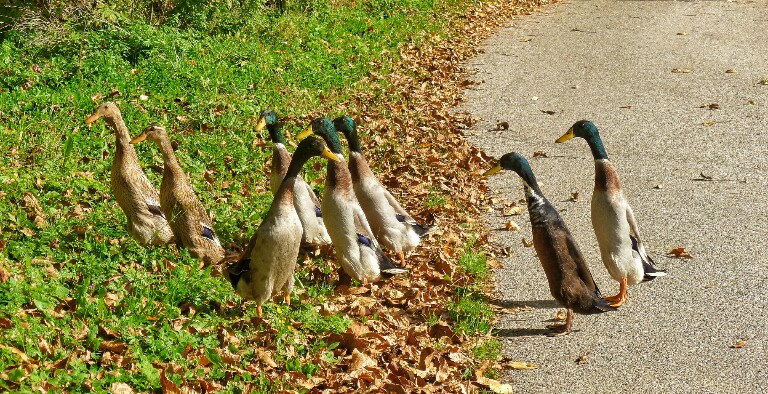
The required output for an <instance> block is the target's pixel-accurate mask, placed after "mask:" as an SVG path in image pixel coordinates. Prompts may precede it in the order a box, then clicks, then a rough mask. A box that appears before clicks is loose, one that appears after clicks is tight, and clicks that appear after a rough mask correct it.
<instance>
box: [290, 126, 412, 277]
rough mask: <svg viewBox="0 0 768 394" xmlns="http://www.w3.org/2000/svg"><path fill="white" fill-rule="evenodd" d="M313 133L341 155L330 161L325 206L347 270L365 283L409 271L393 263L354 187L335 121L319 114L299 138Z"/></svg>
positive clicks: (333, 235)
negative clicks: (380, 243)
mask: <svg viewBox="0 0 768 394" xmlns="http://www.w3.org/2000/svg"><path fill="white" fill-rule="evenodd" d="M312 133H314V134H316V135H318V136H320V137H322V138H323V139H324V140H325V143H326V144H327V145H328V148H330V149H331V152H333V153H334V154H335V155H336V156H338V157H339V161H329V162H328V172H327V176H326V178H325V190H324V191H323V202H322V206H321V207H322V209H323V213H324V215H323V217H324V219H325V225H326V228H327V229H328V234H329V235H330V236H331V240H332V241H333V247H334V251H335V254H336V258H337V259H338V260H339V262H340V263H341V266H342V267H343V268H344V271H345V272H346V273H347V274H348V275H349V276H351V277H352V278H354V279H357V280H359V281H361V282H362V283H363V284H365V283H367V282H368V281H376V280H379V279H380V278H381V277H383V276H392V275H395V274H400V273H404V272H406V271H405V270H403V269H401V268H398V267H396V266H395V265H394V264H393V263H392V260H390V259H389V257H387V256H386V255H385V254H384V252H383V251H382V250H381V247H379V243H378V242H377V241H376V238H375V237H374V236H373V232H372V231H371V227H370V226H369V224H368V220H367V219H366V218H365V213H363V209H362V208H361V207H360V203H358V201H357V199H356V198H355V192H354V190H352V176H351V175H350V173H349V169H348V168H347V165H346V163H345V162H344V154H343V153H342V152H341V142H339V135H338V133H337V132H336V129H335V128H334V127H333V123H331V121H330V120H329V119H328V118H317V119H315V120H313V121H312V123H310V125H309V126H308V127H307V128H306V129H305V130H304V131H302V132H301V133H300V134H299V135H298V136H297V137H296V139H298V140H302V139H304V138H306V137H308V136H310V135H311V134H312Z"/></svg>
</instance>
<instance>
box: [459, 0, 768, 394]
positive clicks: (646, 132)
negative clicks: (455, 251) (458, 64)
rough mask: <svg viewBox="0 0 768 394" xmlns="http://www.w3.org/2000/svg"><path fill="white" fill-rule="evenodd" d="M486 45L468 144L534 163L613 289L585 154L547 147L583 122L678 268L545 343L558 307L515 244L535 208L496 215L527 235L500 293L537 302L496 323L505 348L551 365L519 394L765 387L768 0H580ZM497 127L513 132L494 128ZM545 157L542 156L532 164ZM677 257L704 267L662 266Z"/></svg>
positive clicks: (661, 251)
mask: <svg viewBox="0 0 768 394" xmlns="http://www.w3.org/2000/svg"><path fill="white" fill-rule="evenodd" d="M485 45H486V48H485V53H484V54H483V55H481V56H479V57H477V58H476V59H474V60H473V61H472V62H471V64H470V65H469V66H470V68H471V69H474V70H476V73H475V74H474V77H473V78H474V79H475V80H477V81H479V82H481V84H479V85H477V86H474V87H473V88H472V89H470V90H468V91H467V92H466V98H467V102H466V104H465V105H464V106H463V108H459V110H463V111H467V112H469V113H470V114H472V115H473V116H475V117H476V118H479V119H480V122H479V124H477V125H476V126H474V127H473V129H471V130H468V131H467V135H468V136H469V138H470V140H471V141H472V142H473V143H474V144H476V145H477V146H478V147H480V148H482V149H484V150H485V151H486V152H487V153H489V154H491V155H493V156H495V157H499V156H501V155H502V154H504V153H507V152H510V151H518V152H520V153H522V154H523V155H524V156H526V157H527V158H529V160H530V162H531V166H532V167H533V170H534V173H535V174H536V176H537V177H538V179H539V181H540V182H541V183H542V188H543V191H544V193H545V194H546V195H547V197H548V198H549V199H550V201H552V202H553V203H554V204H555V206H557V207H558V208H559V209H560V210H561V211H562V212H561V213H562V216H563V218H564V220H565V221H566V223H567V224H568V225H569V227H570V229H571V232H572V233H573V234H574V236H575V237H576V239H577V241H578V242H579V244H580V246H581V249H582V252H583V253H584V255H585V256H586V258H587V260H588V261H589V264H590V266H591V269H592V272H593V275H594V276H595V280H596V281H597V283H598V285H599V286H600V287H601V290H602V291H603V293H604V294H606V295H611V294H615V293H616V292H617V290H618V283H617V282H615V281H613V280H612V279H611V278H610V277H609V276H608V274H607V272H606V270H605V268H604V267H603V265H602V263H601V261H600V257H599V253H598V248H597V243H596V240H595V237H594V233H593V230H592V227H591V223H590V218H589V215H590V214H589V209H590V208H589V203H590V196H591V193H592V185H593V181H594V178H593V176H594V167H593V164H592V158H591V156H590V153H589V148H588V147H587V144H586V142H585V141H584V140H582V139H574V140H571V141H569V142H566V143H564V144H554V140H555V139H556V138H557V137H559V136H560V135H561V134H562V133H563V132H565V131H566V130H567V129H568V128H569V127H570V126H571V125H572V124H573V122H575V121H576V120H579V119H589V120H592V121H593V122H594V123H595V124H596V125H597V126H598V127H599V128H600V131H601V136H602V138H603V142H604V143H605V146H606V150H607V152H608V156H609V157H610V158H611V160H612V161H613V163H614V164H615V165H616V166H617V168H618V171H619V174H620V177H621V180H622V182H623V188H624V191H625V193H626V194H627V197H628V199H629V202H630V204H631V205H632V206H633V207H634V209H635V214H636V216H637V218H638V221H639V224H640V230H641V234H642V235H643V236H644V238H645V242H646V244H647V246H648V247H649V248H650V252H651V254H652V255H653V256H654V257H655V259H656V262H657V265H658V266H659V267H660V268H663V269H666V270H667V272H668V275H667V276H665V277H662V278H659V279H657V280H655V281H652V282H649V283H644V284H640V285H638V286H635V287H631V288H630V291H629V301H628V302H627V304H626V305H625V306H623V307H622V308H621V309H619V310H618V311H615V312H610V313H606V314H602V315H592V316H580V315H577V316H576V318H575V320H574V328H575V332H573V333H572V334H571V335H569V336H566V337H560V338H549V337H545V336H543V335H542V334H543V333H544V331H545V326H546V325H547V324H551V322H550V320H551V319H552V318H553V317H554V315H555V313H556V311H557V310H558V305H557V304H556V303H555V301H554V300H553V299H552V296H551V295H550V293H549V289H548V287H547V284H546V279H545V277H544V273H543V271H542V269H541V265H540V264H539V261H538V260H537V258H536V256H535V253H534V250H533V248H530V247H523V245H522V241H521V239H523V238H525V239H528V240H530V239H531V235H530V234H531V233H530V223H529V221H528V216H527V213H526V212H524V213H523V215H519V216H512V217H503V215H502V210H501V209H500V208H501V202H499V204H497V205H496V206H494V207H489V213H488V216H487V223H488V225H489V226H490V228H492V229H500V228H503V227H504V224H505V222H506V221H507V220H510V219H511V220H513V221H515V222H516V223H517V224H519V225H520V227H521V231H519V232H514V231H505V230H494V231H493V238H494V240H495V242H498V243H500V244H502V245H504V246H509V247H510V256H509V257H504V258H503V259H502V263H503V264H504V266H505V268H504V269H500V270H498V271H497V281H498V289H499V299H500V300H501V303H502V304H503V305H505V306H531V307H533V309H532V310H529V311H522V312H519V313H518V314H516V315H507V316H506V317H505V318H504V319H503V321H501V322H500V324H499V335H500V336H501V337H502V341H503V343H504V353H505V355H507V356H508V357H510V358H512V359H513V360H517V361H527V362H531V363H534V364H537V365H540V366H541V368H540V369H538V370H532V371H506V372H505V376H504V380H505V381H507V382H508V383H510V384H511V385H512V387H513V388H514V389H515V390H516V391H518V392H524V393H535V392H547V393H609V392H619V391H623V392H664V393H699V392H704V393H709V392H718V393H720V392H722V393H765V392H768V343H767V342H766V330H767V328H768V270H767V268H768V254H766V252H765V249H766V245H767V244H768V242H766V241H767V239H768V225H766V218H768V198H766V197H767V195H768V176H767V174H768V86H766V85H762V84H760V83H759V82H760V81H761V80H764V79H766V78H768V2H766V1H728V2H725V1H589V0H587V1H575V0H574V1H569V2H563V3H559V4H555V5H552V6H548V7H546V8H544V9H543V10H542V12H541V13H539V14H535V15H531V16H526V17H522V18H520V19H515V20H512V21H510V23H509V25H508V26H507V27H506V28H504V29H502V30H501V31H500V32H499V33H498V34H496V35H495V36H493V37H492V38H490V39H489V40H488V41H487V42H486V44H485ZM673 69H684V70H690V72H688V73H673V72H672V70H673ZM726 70H734V72H726ZM766 83H768V82H766ZM710 104H717V106H719V109H710ZM712 107H715V106H714V105H713V106H712ZM543 111H554V114H548V113H545V112H543ZM500 121H505V122H508V123H509V129H508V130H500V131H496V130H494V129H496V125H497V122H500ZM539 150H540V151H544V152H546V154H547V155H548V156H549V157H547V158H536V159H533V158H532V156H533V153H534V152H535V151H539ZM702 174H703V175H705V176H707V177H711V178H712V180H700V178H701V175H702ZM489 184H490V186H491V193H493V195H494V197H498V198H501V199H506V200H508V201H515V200H518V199H521V198H523V191H522V186H521V183H520V181H519V178H518V177H517V176H516V175H515V174H514V173H511V172H505V173H503V174H501V175H496V176H494V177H492V178H491V179H490V181H489ZM573 192H578V193H579V198H578V199H577V200H576V201H569V199H570V197H571V195H572V193H573ZM677 247H685V248H686V249H687V250H688V251H689V252H690V253H691V254H693V256H694V257H695V258H694V259H692V260H683V259H674V258H669V257H666V252H667V251H669V250H671V249H673V248H677ZM740 341H746V344H745V345H744V346H743V347H741V348H733V347H732V346H733V345H734V344H736V343H737V342H740ZM577 359H581V361H583V362H582V363H579V362H577Z"/></svg>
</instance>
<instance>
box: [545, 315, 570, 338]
mask: <svg viewBox="0 0 768 394" xmlns="http://www.w3.org/2000/svg"><path fill="white" fill-rule="evenodd" d="M572 322H573V309H570V308H569V309H567V313H566V316H565V324H553V325H550V326H547V328H549V332H548V333H547V336H548V337H562V336H564V335H568V334H570V333H571V323H572Z"/></svg>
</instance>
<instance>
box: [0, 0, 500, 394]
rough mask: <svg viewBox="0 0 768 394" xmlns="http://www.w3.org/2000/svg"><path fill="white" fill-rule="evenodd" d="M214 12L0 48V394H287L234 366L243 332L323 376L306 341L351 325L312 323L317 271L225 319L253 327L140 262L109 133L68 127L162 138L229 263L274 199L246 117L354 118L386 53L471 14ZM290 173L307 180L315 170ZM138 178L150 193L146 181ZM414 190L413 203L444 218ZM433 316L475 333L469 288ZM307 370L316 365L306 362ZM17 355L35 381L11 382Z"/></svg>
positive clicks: (228, 292)
mask: <svg viewBox="0 0 768 394" xmlns="http://www.w3.org/2000/svg"><path fill="white" fill-rule="evenodd" d="M128 3H129V2H128ZM192 3H194V2H192ZM214 3H215V4H218V7H219V8H214V9H202V10H201V9H195V10H193V11H194V12H192V11H190V13H189V16H187V17H181V16H179V15H176V16H173V15H169V16H168V18H167V19H166V20H160V19H151V18H150V19H146V18H139V17H130V16H128V14H129V13H128V12H127V11H125V9H122V10H121V9H119V8H117V6H115V8H111V9H107V8H101V9H99V10H98V13H97V15H99V18H96V19H94V20H77V21H74V22H73V21H69V22H67V21H64V22H62V23H61V25H60V27H61V29H62V30H60V31H61V32H62V34H61V35H60V36H57V39H56V41H55V42H50V41H49V42H45V41H41V40H40V37H43V36H45V35H46V34H48V33H50V31H45V30H32V31H10V32H7V33H6V34H5V36H4V38H3V39H2V42H0V64H3V66H2V67H0V125H2V126H0V151H2V152H6V154H3V155H0V168H2V169H0V218H2V219H1V220H0V268H2V269H4V270H6V271H8V272H9V273H11V275H10V278H9V279H8V280H6V281H0V325H1V326H2V331H0V332H1V333H2V339H0V377H1V378H2V379H0V390H18V391H20V392H29V391H33V390H36V389H37V388H40V387H44V388H48V389H53V390H54V391H71V392H81V391H108V390H109V389H110V387H111V386H112V385H113V384H116V383H122V382H124V383H128V384H130V385H131V387H132V388H133V389H134V390H136V391H145V392H146V391H158V390H159V389H160V387H161V376H160V374H159V370H158V365H160V366H162V367H163V368H166V370H168V371H170V372H167V378H168V379H170V380H171V381H174V382H176V383H177V384H180V382H181V381H182V380H185V381H194V380H195V379H198V378H199V379H205V380H210V381H213V382H216V383H218V384H220V385H222V387H226V389H225V392H238V391H247V390H257V391H256V392H265V393H266V392H277V391H279V390H282V389H291V388H290V386H289V385H288V383H286V382H285V381H281V380H271V379H268V378H266V377H265V376H264V374H263V373H259V372H258V371H248V370H245V369H244V366H246V365H247V364H249V363H251V362H253V361H254V360H257V359H258V358H259V355H258V354H257V353H256V351H255V350H254V349H253V346H251V345H250V344H249V341H251V340H252V339H253V335H254V330H256V332H266V333H268V334H264V335H268V337H266V339H265V338H261V337H260V338H261V339H263V340H264V341H265V342H264V343H266V344H268V345H269V346H271V347H270V349H274V362H275V363H277V364H278V365H282V366H284V368H285V369H286V370H287V371H298V372H301V373H303V374H304V375H308V376H309V375H313V374H316V373H317V372H318V370H319V369H320V368H323V366H324V365H330V364H333V363H335V362H337V361H338V360H337V356H336V355H335V353H334V352H333V350H334V349H335V348H336V346H338V344H337V343H333V342H331V343H328V342H326V341H324V340H323V339H320V337H321V336H324V335H327V334H333V333H336V334H338V333H342V332H344V331H346V330H347V329H348V328H349V326H350V324H351V323H352V321H351V320H350V318H348V317H345V316H343V315H341V316H340V315H328V316H324V315H321V314H320V313H319V312H318V309H319V306H321V305H323V303H324V302H325V301H326V300H327V298H328V297H330V296H331V294H332V293H333V290H334V285H333V284H329V283H328V282H327V281H321V280H310V279H305V278H306V276H307V274H308V272H310V271H320V272H322V273H324V274H329V273H330V272H331V271H332V270H333V268H331V266H330V263H328V262H325V261H323V260H322V259H315V260H313V261H312V263H311V265H304V266H301V267H300V269H299V271H298V272H297V275H296V276H297V279H298V282H301V285H297V287H298V288H300V289H301V291H302V293H301V295H300V296H297V295H296V294H294V298H296V297H299V299H294V301H295V302H294V303H293V304H294V305H295V306H291V307H290V308H286V307H285V306H284V305H283V304H275V303H267V304H266V305H265V306H264V312H265V315H266V321H268V322H269V323H268V324H267V325H262V326H257V327H254V326H253V325H250V324H249V325H243V324H241V323H239V322H241V321H243V320H246V321H248V320H249V319H254V318H255V311H254V310H253V308H251V307H249V304H243V303H242V300H240V299H239V298H238V297H237V296H236V295H235V294H234V292H233V291H232V288H231V286H230V284H229V283H228V282H227V281H226V280H225V279H223V278H221V277H217V276H212V275H211V272H210V269H206V270H200V269H198V262H197V261H196V260H195V259H193V258H191V257H190V256H189V254H188V253H187V252H186V251H185V250H177V249H176V248H175V247H172V246H164V247H157V248H143V247H141V246H140V245H138V244H137V243H136V242H135V241H133V240H132V239H131V238H130V237H129V236H128V235H127V234H126V231H125V216H124V215H123V213H122V212H121V211H120V209H119V207H118V206H117V204H116V202H115V200H114V198H113V196H112V195H111V191H110V186H109V175H110V163H111V159H112V154H113V152H114V137H113V136H112V133H111V131H110V130H109V129H108V128H107V127H106V126H105V125H104V124H103V122H98V123H97V124H96V125H95V126H94V127H92V128H88V127H86V126H85V125H84V124H83V121H84V119H85V118H86V117H87V116H88V115H90V114H91V113H92V111H93V109H94V108H95V106H96V105H98V104H99V103H101V102H102V101H105V100H112V101H115V102H116V103H117V104H118V105H119V107H120V109H121V111H122V113H123V116H124V118H125V120H126V123H127V125H128V128H129V130H130V131H131V132H132V133H133V134H134V135H135V134H137V133H138V132H139V131H140V130H141V129H142V128H143V127H144V126H146V125H148V124H149V123H155V122H158V123H163V124H165V125H166V127H167V128H168V130H169V132H170V134H171V138H172V140H174V141H175V142H176V143H178V146H179V149H178V150H177V152H176V154H177V156H178V157H179V160H180V161H181V163H182V167H183V168H184V169H185V171H187V172H188V174H189V175H190V179H191V182H192V184H193V186H194V187H195V189H196V190H197V191H198V197H199V198H200V199H201V201H202V203H203V205H204V206H205V207H207V208H208V209H209V211H210V213H211V214H212V216H213V217H214V222H215V226H216V230H217V232H218V234H219V236H220V238H221V239H223V240H224V241H225V246H226V247H227V249H230V250H232V249H238V248H240V247H241V246H242V245H244V244H245V243H246V242H247V240H248V238H249V236H250V235H251V234H252V232H253V230H254V229H255V228H256V226H257V225H258V223H259V222H260V220H261V218H262V217H263V216H264V215H265V213H266V210H267V208H268V207H269V204H270V203H271V200H272V198H271V195H270V194H269V192H268V190H267V188H266V185H267V182H268V181H267V178H266V176H265V173H264V164H265V162H266V160H267V157H268V156H269V155H270V154H271V152H270V151H269V150H268V149H262V148H259V147H258V146H259V145H258V144H256V145H255V142H258V141H261V140H263V139H264V138H265V136H263V135H255V134H253V133H252V132H251V130H252V128H253V127H252V126H253V124H254V122H255V120H256V117H257V114H258V112H259V111H260V110H261V109H263V108H267V107H270V108H273V109H275V110H276V111H277V113H278V114H279V115H280V116H281V117H284V118H285V119H286V129H287V131H288V132H289V133H290V134H295V133H296V132H297V131H299V130H300V127H302V126H303V125H304V124H306V121H307V120H308V119H309V118H311V117H313V116H315V115H317V114H320V113H328V114H329V115H332V116H333V115H337V113H335V112H332V111H336V108H346V109H347V110H349V111H354V110H355V104H354V102H350V97H352V95H353V94H354V93H359V92H361V91H376V90H375V89H373V87H375V86H381V85H386V84H387V81H386V80H385V79H382V78H380V77H379V76H380V75H387V74H388V73H389V72H390V71H391V70H392V69H393V68H394V67H396V66H397V61H398V49H399V48H400V47H401V46H402V45H403V44H405V43H418V42H419V41H420V40H422V39H423V38H424V37H427V36H429V35H432V34H441V33H442V32H444V31H446V30H447V28H448V25H449V24H450V23H451V20H450V19H449V18H445V15H447V14H451V13H454V12H458V11H459V10H462V9H463V8H464V7H466V6H467V5H468V4H471V3H473V2H472V1H469V0H467V1H464V0H455V1H449V2H435V1H432V0H379V1H374V2H353V1H340V2H327V1H321V0H314V1H304V2H290V3H291V4H297V5H296V6H293V8H290V7H289V8H287V9H283V10H276V9H273V8H269V7H265V6H262V5H260V2H245V3H247V4H252V5H253V6H252V7H251V8H248V7H243V8H242V9H238V10H237V11H238V12H234V13H228V12H224V11H226V10H224V9H222V8H221V5H220V3H221V2H214ZM119 4H120V3H119ZM254 4H255V5H254ZM57 31H59V30H57ZM49 35H50V34H49ZM375 99H377V97H371V100H375ZM328 111H331V112H330V113H329V112H328ZM289 139H290V138H289ZM137 151H138V154H139V157H140V161H141V162H142V164H143V165H144V166H145V167H148V166H150V165H153V164H160V163H161V161H162V160H161V156H160V154H159V152H158V151H157V150H156V149H154V147H153V146H152V145H151V144H146V145H144V144H142V145H139V146H137ZM308 167H310V169H309V170H308V173H307V179H308V180H310V181H312V180H317V179H318V178H319V177H320V176H321V171H319V168H317V167H313V166H308ZM147 173H148V175H149V177H150V180H151V181H152V182H153V183H154V184H156V185H159V183H160V175H159V174H158V173H157V172H155V171H149V170H148V171H147ZM313 186H315V187H318V188H319V187H320V185H319V184H318V183H317V181H315V182H314V184H313ZM431 190H432V191H433V192H431V193H430V196H429V198H428V199H427V201H426V202H425V205H426V206H427V207H430V208H439V207H440V206H441V205H443V204H445V202H446V199H447V196H445V195H443V194H441V193H440V192H439V191H438V190H439V189H437V188H433V189H431ZM473 249H474V246H473V245H470V244H468V245H467V246H466V248H465V250H464V254H463V255H462V257H461V259H460V262H459V264H460V265H461V267H462V269H463V270H465V271H466V272H467V273H469V274H470V275H472V276H473V277H475V278H476V279H477V280H478V281H482V280H483V279H484V278H485V276H486V275H487V269H486V268H485V257H484V255H482V254H479V253H477V252H475V251H473ZM448 309H449V311H450V316H451V318H452V319H454V320H455V321H457V322H458V327H459V330H461V331H462V332H465V333H474V332H481V333H488V332H489V331H490V320H491V317H492V313H491V311H490V309H489V308H488V306H487V304H485V301H484V298H483V297H482V296H480V295H479V292H478V289H476V288H461V289H459V292H458V296H457V298H456V299H454V300H452V301H451V302H450V303H449V304H448ZM436 316H437V315H433V316H432V318H431V319H430V321H432V320H434V321H436V319H437V317H436ZM297 327H298V328H297ZM491 347H492V345H491V344H488V343H486V344H483V345H480V346H479V347H478V349H480V348H483V349H485V348H488V349H490V348H491ZM477 352H478V353H477V354H476V356H477V357H478V358H483V357H490V356H488V354H490V350H487V349H486V350H477ZM231 354H235V355H236V356H237V357H234V358H232V357H230V355H231ZM317 354H321V355H322V357H321V358H322V360H321V361H320V362H318V361H310V356H311V355H317ZM28 358H31V359H34V360H35V363H36V365H37V368H34V369H30V370H27V369H24V368H23V365H25V361H28ZM128 363H131V364H132V365H136V366H137V368H132V369H126V368H124V366H125V365H127V364H128Z"/></svg>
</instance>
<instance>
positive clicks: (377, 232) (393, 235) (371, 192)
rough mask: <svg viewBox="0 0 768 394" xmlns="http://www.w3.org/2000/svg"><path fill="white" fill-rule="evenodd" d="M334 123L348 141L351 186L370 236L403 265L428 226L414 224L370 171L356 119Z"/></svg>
mask: <svg viewBox="0 0 768 394" xmlns="http://www.w3.org/2000/svg"><path fill="white" fill-rule="evenodd" d="M333 125H334V127H335V128H336V131H340V132H342V133H343V134H344V137H346V139H347V143H348V144H349V164H348V165H349V172H350V173H351V175H352V187H353V189H354V190H355V196H356V197H357V201H359V202H360V206H361V207H362V208H363V212H365V217H366V218H367V219H368V223H369V224H370V225H371V230H373V235H374V236H375V237H376V239H377V240H378V241H379V242H381V244H382V245H384V247H385V248H387V249H390V250H392V251H393V252H395V253H397V255H398V257H399V258H400V262H401V263H402V264H403V266H405V255H404V252H407V251H409V250H413V249H415V248H416V247H417V246H418V245H419V242H421V237H423V236H424V235H426V234H428V233H429V232H430V231H431V228H430V227H427V226H422V225H420V224H419V223H417V222H416V220H414V219H413V217H412V216H411V215H409V214H408V212H406V211H405V209H403V208H402V207H401V206H400V204H399V203H398V202H397V200H396V199H395V197H393V196H392V194H391V193H390V192H389V191H388V190H387V189H386V188H384V186H383V185H382V184H381V182H379V180H378V179H377V178H376V175H374V174H373V171H371V168H370V166H368V162H367V161H366V160H365V157H364V156H363V152H362V149H361V146H360V138H359V137H358V136H357V126H356V125H355V121H354V120H352V118H350V117H348V116H340V117H338V118H336V119H334V120H333Z"/></svg>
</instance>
